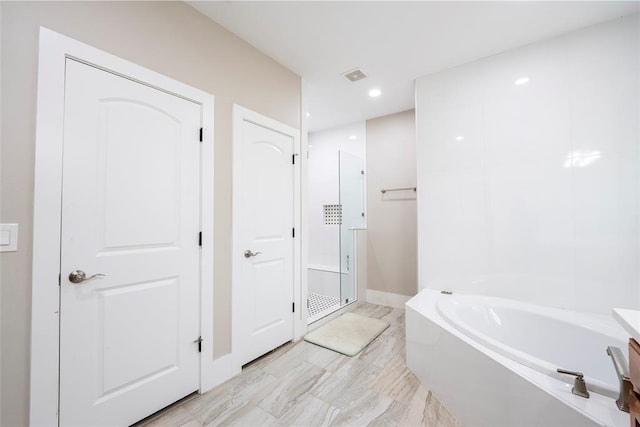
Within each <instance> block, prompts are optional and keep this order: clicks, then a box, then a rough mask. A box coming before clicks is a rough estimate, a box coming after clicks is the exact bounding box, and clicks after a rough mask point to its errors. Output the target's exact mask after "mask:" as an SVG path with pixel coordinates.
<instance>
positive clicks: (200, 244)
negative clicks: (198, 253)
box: [198, 231, 202, 246]
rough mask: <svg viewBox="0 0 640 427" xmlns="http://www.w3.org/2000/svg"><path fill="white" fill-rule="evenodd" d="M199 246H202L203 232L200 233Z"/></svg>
mask: <svg viewBox="0 0 640 427" xmlns="http://www.w3.org/2000/svg"><path fill="white" fill-rule="evenodd" d="M198 246H202V231H201V232H199V233H198Z"/></svg>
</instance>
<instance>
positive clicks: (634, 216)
mask: <svg viewBox="0 0 640 427" xmlns="http://www.w3.org/2000/svg"><path fill="white" fill-rule="evenodd" d="M639 28H640V22H639V21H638V16H637V15H636V16H634V17H630V18H624V19H618V20H616V21H612V22H609V23H605V24H601V25H597V26H593V27H590V28H587V29H583V30H580V31H576V32H573V33H570V34H567V35H565V36H563V37H559V38H555V39H551V40H548V41H545V42H542V43H536V44H532V45H529V46H526V47H524V48H520V49H517V50H513V51H509V52H506V53H503V54H500V55H496V56H492V57H490V58H487V59H485V60H481V61H477V62H474V63H470V64H467V65H464V66H461V67H457V68H454V69H451V70H448V71H444V72H441V73H438V74H434V75H430V76H426V77H423V78H420V79H418V80H417V85H416V91H417V92H416V99H417V111H418V114H417V127H418V189H419V195H418V230H419V235H418V236H419V237H418V241H419V243H418V244H419V277H420V278H419V281H420V288H421V289H422V288H436V289H451V290H454V291H455V290H458V291H464V292H475V293H481V294H491V295H498V296H504V297H511V298H516V299H523V300H529V301H534V302H537V303H542V304H547V305H553V306H560V307H569V308H577V309H582V310H587V311H597V312H602V313H609V312H610V310H611V308H612V307H614V306H617V307H632V308H640V281H639V275H638V268H639V265H640V263H639V261H640V258H639V251H638V246H639V243H640V240H639V233H638V230H639V222H638V221H639V219H640V216H639V212H638V201H639V195H640V182H639V169H640V157H639V154H638V153H639V148H640V139H639V135H638V133H639V129H640V125H639V121H640V116H639V113H640V110H639V107H638V105H639V102H640V95H639V93H640V92H639V79H640V68H639V66H638V61H639V58H638V55H639V54H638V53H639V51H640V46H639V40H640V37H639V33H638V31H639ZM519 79H522V80H519ZM524 79H528V80H524ZM518 80H519V81H518ZM516 81H518V83H519V84H517V83H516Z"/></svg>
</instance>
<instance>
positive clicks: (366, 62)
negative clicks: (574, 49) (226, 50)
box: [187, 1, 640, 131]
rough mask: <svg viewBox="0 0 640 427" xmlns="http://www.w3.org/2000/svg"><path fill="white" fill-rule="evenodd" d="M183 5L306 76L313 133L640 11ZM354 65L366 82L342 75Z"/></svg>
mask: <svg viewBox="0 0 640 427" xmlns="http://www.w3.org/2000/svg"><path fill="white" fill-rule="evenodd" d="M187 3H189V4H190V5H191V6H193V7H194V8H196V9H197V10H199V11H200V12H202V13H204V14H205V15H207V16H209V17H210V18H211V19H213V20H214V21H216V22H217V23H219V24H220V25H222V26H224V27H225V28H227V29H228V30H230V31H231V32H233V33H235V34H236V35H238V36H239V37H241V38H242V39H244V40H246V41H247V42H249V43H250V44H252V45H253V46H255V47H256V48H257V49H259V50H260V51H262V52H264V53H265V54H267V55H269V56H270V57H272V58H274V59H275V60H276V61H278V62H279V63H281V64H282V65H284V66H285V67H287V68H289V69H290V70H292V71H293V72H295V73H296V74H299V75H300V76H302V77H303V82H304V86H303V108H304V111H305V112H308V113H309V115H308V118H307V119H306V120H307V128H308V129H309V131H318V130H324V129H328V128H332V127H336V126H339V125H342V124H345V123H353V122H355V121H361V120H366V119H370V118H373V117H379V116H383V115H387V114H391V113H395V112H399V111H404V110H407V109H410V108H413V107H414V92H413V86H414V80H415V79H416V78H417V77H420V76H424V75H427V74H431V73H434V72H437V71H441V70H444V69H447V68H451V67H455V66H457V65H460V64H464V63H467V62H470V61H474V60H477V59H480V58H484V57H487V56H490V55H493V54H496V53H500V52H503V51H505V50H509V49H512V48H515V47H517V46H522V45H525V44H528V43H532V42H535V41H538V40H543V39H546V38H550V37H553V36H557V35H560V34H563V33H566V32H569V31H572V30H575V29H578V28H582V27H586V26H589V25H593V24H595V23H599V22H604V21H607V20H611V19H615V18H617V17H620V16H624V15H629V14H632V13H637V12H638V11H639V10H640V8H639V6H640V2H638V1H621V2H615V1H604V2H599V1H586V2H582V1H569V2H560V1H535V2H525V1H514V2H493V1H487V2H484V1H470V2H467V1H450V2H446V1H408V2H404V1H372V2H369V1H352V2H338V1H314V2H312V1H283V2H271V1H257V2H253V1H208V2H207V1H204V2H198V1H188V2H187ZM354 68H361V69H362V70H363V71H364V73H365V74H366V75H367V78H365V79H363V80H360V81H358V82H355V83H351V82H349V81H348V80H346V79H345V78H344V77H343V76H342V74H343V73H345V72H347V71H350V70H353V69H354ZM374 87H377V88H379V89H380V90H381V91H382V95H381V96H379V97H378V98H370V97H369V96H368V92H369V90H370V89H371V88H374Z"/></svg>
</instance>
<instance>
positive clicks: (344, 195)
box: [338, 151, 365, 306]
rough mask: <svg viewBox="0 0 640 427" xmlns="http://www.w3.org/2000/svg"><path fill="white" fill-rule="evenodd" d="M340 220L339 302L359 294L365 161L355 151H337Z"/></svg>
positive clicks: (343, 303) (348, 300) (342, 303)
mask: <svg viewBox="0 0 640 427" xmlns="http://www.w3.org/2000/svg"><path fill="white" fill-rule="evenodd" d="M338 163H339V179H338V180H339V187H340V188H339V199H340V200H339V203H340V206H341V210H342V218H341V221H340V230H339V241H340V243H339V244H340V305H341V306H343V305H345V304H349V303H350V302H353V301H355V300H356V298H357V291H356V288H357V263H356V261H357V258H356V255H357V254H356V250H357V247H356V244H355V243H356V242H355V239H356V233H357V231H356V230H358V229H362V228H364V224H365V221H364V203H365V202H364V183H365V181H364V162H363V160H362V159H360V158H359V157H357V156H354V155H353V154H349V153H346V152H344V151H339V152H338Z"/></svg>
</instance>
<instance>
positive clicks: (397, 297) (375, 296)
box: [367, 289, 411, 308]
mask: <svg viewBox="0 0 640 427" xmlns="http://www.w3.org/2000/svg"><path fill="white" fill-rule="evenodd" d="M410 299H411V297H410V296H408V295H401V294H394V293H391V292H382V291H374V290H373V289H367V302H368V303H370V304H378V305H386V306H388V307H395V308H404V304H405V303H406V302H407V301H409V300H410Z"/></svg>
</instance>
